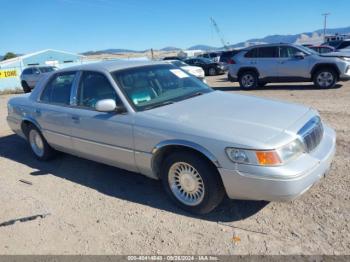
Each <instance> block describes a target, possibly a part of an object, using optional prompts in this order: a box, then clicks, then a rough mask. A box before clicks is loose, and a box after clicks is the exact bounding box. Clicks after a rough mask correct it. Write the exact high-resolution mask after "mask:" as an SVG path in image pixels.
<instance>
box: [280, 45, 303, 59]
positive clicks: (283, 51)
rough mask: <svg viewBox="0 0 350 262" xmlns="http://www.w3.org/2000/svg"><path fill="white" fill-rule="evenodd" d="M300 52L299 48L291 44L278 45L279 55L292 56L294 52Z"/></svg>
mask: <svg viewBox="0 0 350 262" xmlns="http://www.w3.org/2000/svg"><path fill="white" fill-rule="evenodd" d="M298 52H301V51H300V50H298V49H296V48H294V47H291V46H281V47H280V57H285V58H286V57H293V56H294V55H295V54H296V53H298Z"/></svg>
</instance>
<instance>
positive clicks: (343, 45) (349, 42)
mask: <svg viewBox="0 0 350 262" xmlns="http://www.w3.org/2000/svg"><path fill="white" fill-rule="evenodd" d="M348 46H350V41H345V42H343V43H341V44H340V45H339V47H338V49H342V48H345V47H348Z"/></svg>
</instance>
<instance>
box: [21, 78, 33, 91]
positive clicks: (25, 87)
mask: <svg viewBox="0 0 350 262" xmlns="http://www.w3.org/2000/svg"><path fill="white" fill-rule="evenodd" d="M21 85H22V88H23V92H24V93H30V91H31V89H30V87H29V85H28V84H27V82H26V81H22V82H21Z"/></svg>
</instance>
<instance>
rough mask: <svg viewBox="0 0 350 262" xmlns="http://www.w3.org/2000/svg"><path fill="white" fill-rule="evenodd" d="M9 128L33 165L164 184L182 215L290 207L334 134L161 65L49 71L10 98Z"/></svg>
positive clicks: (278, 107) (302, 116)
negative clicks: (77, 160)
mask: <svg viewBox="0 0 350 262" xmlns="http://www.w3.org/2000/svg"><path fill="white" fill-rule="evenodd" d="M7 120H8V124H9V126H10V127H11V129H12V130H13V131H14V132H15V133H17V134H18V135H20V136H21V137H23V138H25V139H26V140H27V141H28V143H29V146H30V148H31V150H32V151H33V153H34V155H35V157H37V158H38V159H40V160H49V159H50V158H51V157H53V156H54V153H55V152H56V151H63V152H66V153H69V154H72V155H76V156H79V157H83V158H87V159H90V160H94V161H98V162H101V163H105V164H107V165H112V166H116V167H119V168H123V169H126V170H129V171H133V172H137V173H141V174H143V175H146V176H148V177H150V178H153V179H161V181H162V183H163V186H164V188H165V191H166V193H167V194H168V195H169V197H170V198H171V199H172V200H173V201H175V202H176V203H177V204H178V205H179V206H180V207H182V208H183V209H185V210H187V211H190V212H193V213H197V214H203V213H208V212H210V211H212V210H213V209H214V208H215V207H216V206H217V205H218V204H219V203H220V202H221V201H222V199H223V197H224V196H225V195H227V196H228V197H229V198H231V199H250V200H267V201H288V200H293V199H295V198H296V197H298V196H299V195H301V194H303V193H304V192H305V191H307V190H308V189H309V188H310V187H311V186H312V185H314V184H315V183H316V182H317V181H319V180H320V178H322V177H323V176H324V174H325V173H326V172H327V171H328V170H329V168H330V165H331V161H332V159H333V156H334V153H335V140H336V134H335V132H334V131H333V129H331V128H330V127H329V126H328V125H327V124H325V123H324V122H323V121H322V120H321V118H320V116H319V114H318V112H317V111H315V110H314V109H311V108H308V107H305V106H301V105H297V104H292V103H285V102H279V101H275V100H269V99H262V98H257V97H253V96H247V95H239V94H229V93H225V92H221V91H215V90H213V89H211V88H210V87H208V86H207V85H206V84H204V83H203V82H202V81H200V80H198V79H196V78H195V77H193V76H191V75H189V74H187V73H186V72H185V71H183V70H181V69H180V68H178V67H176V66H174V65H171V64H165V63H163V62H121V61H119V62H116V61H109V62H101V63H94V64H86V65H80V66H76V67H71V68H66V69H61V70H58V71H55V72H52V73H51V74H50V75H48V76H46V77H45V78H43V79H42V80H41V81H40V82H39V83H38V85H37V87H36V88H35V89H34V90H33V92H32V93H31V94H27V95H21V96H17V97H14V98H11V99H10V100H9V102H8V117H7Z"/></svg>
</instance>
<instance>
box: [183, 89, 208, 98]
mask: <svg viewBox="0 0 350 262" xmlns="http://www.w3.org/2000/svg"><path fill="white" fill-rule="evenodd" d="M203 94H204V93H203V92H200V91H199V92H195V93H193V94H190V95H188V96H186V97H185V99H188V98H191V97H195V96H201V95H203Z"/></svg>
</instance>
